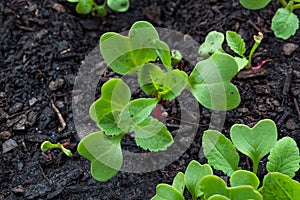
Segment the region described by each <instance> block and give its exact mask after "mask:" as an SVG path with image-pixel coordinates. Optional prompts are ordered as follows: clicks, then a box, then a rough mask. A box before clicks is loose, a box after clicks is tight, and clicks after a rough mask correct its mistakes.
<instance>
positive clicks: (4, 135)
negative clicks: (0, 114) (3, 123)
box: [0, 131, 12, 140]
mask: <svg viewBox="0 0 300 200" xmlns="http://www.w3.org/2000/svg"><path fill="white" fill-rule="evenodd" d="M11 136H12V134H11V132H9V131H2V132H1V133H0V140H8V139H9V138H11Z"/></svg>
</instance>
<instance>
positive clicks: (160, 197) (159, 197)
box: [151, 183, 184, 200]
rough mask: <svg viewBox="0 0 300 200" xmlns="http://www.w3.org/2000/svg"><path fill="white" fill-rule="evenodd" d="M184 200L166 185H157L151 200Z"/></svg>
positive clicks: (174, 189) (172, 188)
mask: <svg viewBox="0 0 300 200" xmlns="http://www.w3.org/2000/svg"><path fill="white" fill-rule="evenodd" d="M171 199H172V200H184V197H183V195H182V194H180V193H179V192H178V191H177V190H176V188H174V187H172V186H171V185H168V184H164V183H162V184H159V185H157V186H156V195H155V196H154V197H152V198H151V200H171Z"/></svg>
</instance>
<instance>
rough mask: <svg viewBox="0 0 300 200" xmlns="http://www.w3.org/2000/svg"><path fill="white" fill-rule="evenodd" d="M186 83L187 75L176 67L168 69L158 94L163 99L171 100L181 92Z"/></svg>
mask: <svg viewBox="0 0 300 200" xmlns="http://www.w3.org/2000/svg"><path fill="white" fill-rule="evenodd" d="M187 83H188V76H187V74H186V73H185V72H183V71H180V70H178V69H175V70H172V71H169V72H167V73H166V76H165V78H164V82H163V86H162V87H161V88H160V91H159V92H158V94H159V95H160V97H161V98H162V99H164V100H172V99H174V98H176V97H177V96H179V95H180V94H181V92H182V91H183V90H184V89H185V87H186V85H187Z"/></svg>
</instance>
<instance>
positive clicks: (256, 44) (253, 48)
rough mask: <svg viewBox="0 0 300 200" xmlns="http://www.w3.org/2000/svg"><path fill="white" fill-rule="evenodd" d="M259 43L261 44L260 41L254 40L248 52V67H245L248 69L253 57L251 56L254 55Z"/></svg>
mask: <svg viewBox="0 0 300 200" xmlns="http://www.w3.org/2000/svg"><path fill="white" fill-rule="evenodd" d="M260 42H261V39H260V40H255V43H254V44H253V46H252V49H251V51H250V54H249V58H248V65H247V67H248V68H249V67H251V66H252V57H253V54H254V52H255V50H256V49H257V47H258V46H259V44H260Z"/></svg>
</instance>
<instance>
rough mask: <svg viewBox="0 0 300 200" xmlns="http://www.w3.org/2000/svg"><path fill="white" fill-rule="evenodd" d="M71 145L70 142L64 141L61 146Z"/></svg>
mask: <svg viewBox="0 0 300 200" xmlns="http://www.w3.org/2000/svg"><path fill="white" fill-rule="evenodd" d="M69 145H70V142H65V143H62V144H61V146H63V147H66V146H69Z"/></svg>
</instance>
